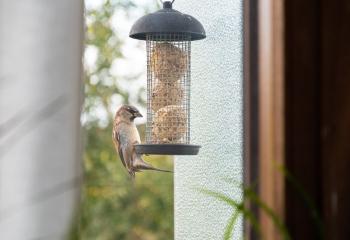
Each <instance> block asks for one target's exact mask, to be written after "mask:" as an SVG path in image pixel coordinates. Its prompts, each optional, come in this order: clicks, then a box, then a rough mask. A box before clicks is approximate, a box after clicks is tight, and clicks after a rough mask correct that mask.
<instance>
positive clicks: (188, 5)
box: [173, 0, 243, 240]
mask: <svg viewBox="0 0 350 240" xmlns="http://www.w3.org/2000/svg"><path fill="white" fill-rule="evenodd" d="M173 7H174V8H175V9H177V10H179V11H181V12H184V13H188V14H190V15H193V16H194V17H196V18H197V19H198V20H200V21H201V22H202V24H203V25H204V27H205V30H206V32H207V38H206V39H205V40H201V41H195V42H193V43H192V94H191V104H192V106H191V107H192V111H191V128H192V143H194V144H201V145H202V149H201V150H200V153H199V155H198V156H195V157H191V156H184V157H178V158H176V160H175V239H176V240H184V239H186V240H195V239H198V240H202V239H210V240H215V239H222V235H223V233H224V228H225V225H226V223H227V220H228V218H229V216H230V215H231V213H232V210H231V208H229V207H227V206H226V205H225V204H224V203H222V202H218V201H217V200H214V199H213V198H211V197H209V196H206V195H203V194H201V193H198V192H197V191H196V190H194V189H193V188H195V187H199V188H205V189H211V190H218V191H221V192H224V193H227V194H229V195H231V196H232V197H235V198H237V199H240V198H241V195H242V193H241V191H239V190H237V189H235V188H234V187H232V186H230V185H229V184H227V183H225V182H224V181H223V180H222V178H224V177H231V178H232V177H233V178H235V179H236V180H237V181H242V179H243V177H242V175H243V164H242V148H243V143H242V132H243V128H242V79H243V77H242V76H243V73H242V71H243V66H242V38H243V36H242V24H243V23H242V22H243V19H242V0H220V1H212V0H200V1H198V0H177V1H175V3H174V5H173ZM241 237H242V221H240V222H239V224H238V225H237V226H236V227H235V235H234V237H233V239H242V238H241Z"/></svg>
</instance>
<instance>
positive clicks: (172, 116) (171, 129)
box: [146, 34, 191, 144]
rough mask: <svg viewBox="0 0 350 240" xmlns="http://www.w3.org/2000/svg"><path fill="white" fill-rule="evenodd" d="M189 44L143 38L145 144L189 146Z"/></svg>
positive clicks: (172, 37) (182, 39) (168, 37)
mask: <svg viewBox="0 0 350 240" xmlns="http://www.w3.org/2000/svg"><path fill="white" fill-rule="evenodd" d="M190 40H191V39H190V36H189V35H188V34H149V35H147V41H146V47H147V126H146V143H147V144H164V143H168V144H179V143H182V144H189V143H190V77H191V72H190V68H191V67H190V60H191V59H190V57H191V41H190Z"/></svg>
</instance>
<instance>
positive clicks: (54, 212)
mask: <svg viewBox="0 0 350 240" xmlns="http://www.w3.org/2000/svg"><path fill="white" fill-rule="evenodd" d="M0 36H1V39H0V239H9V240H10V239H11V240H24V239H50V240H54V239H64V236H65V235H66V233H67V231H68V230H69V228H70V226H71V221H72V216H73V214H74V209H75V208H74V207H75V205H76V203H77V198H78V196H79V194H78V193H79V177H78V176H80V157H81V154H80V149H81V148H80V145H81V144H80V130H79V129H80V127H79V126H80V124H79V118H80V106H81V99H82V79H81V55H82V44H83V38H82V36H83V3H82V1H81V0H76V1H72V0H59V1H48V0H26V1H10V0H0Z"/></svg>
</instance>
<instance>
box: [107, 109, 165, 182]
mask: <svg viewBox="0 0 350 240" xmlns="http://www.w3.org/2000/svg"><path fill="white" fill-rule="evenodd" d="M138 117H143V116H142V114H141V113H140V111H139V110H138V109H137V108H136V107H134V106H131V105H122V106H121V107H120V108H119V109H118V110H117V112H116V114H115V118H114V122H113V133H112V139H113V143H114V146H115V149H116V151H117V152H118V154H119V157H120V160H121V162H122V164H123V166H124V167H125V168H126V170H127V171H128V173H129V175H130V176H131V178H132V179H134V178H135V173H136V172H141V171H142V170H154V171H160V172H172V171H168V170H163V169H159V168H155V167H153V166H152V165H151V164H149V163H147V162H145V161H144V160H143V159H142V156H141V154H137V153H136V151H135V146H134V145H135V144H139V143H141V140H140V134H139V132H138V130H137V128H136V125H135V123H134V120H135V118H138Z"/></svg>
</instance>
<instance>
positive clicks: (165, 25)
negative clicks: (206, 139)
mask: <svg viewBox="0 0 350 240" xmlns="http://www.w3.org/2000/svg"><path fill="white" fill-rule="evenodd" d="M173 2H174V1H172V2H170V1H165V2H163V9H161V10H159V11H157V12H155V13H151V14H148V15H146V16H143V17H142V18H140V19H139V20H137V21H136V23H135V24H134V25H133V27H132V29H131V31H130V34H129V36H130V37H131V38H135V39H139V40H145V41H146V49H147V123H146V142H145V143H144V144H137V145H135V149H136V152H137V153H139V154H165V155H196V154H198V151H199V148H200V146H199V145H193V144H191V143H190V85H191V84H190V83H191V42H192V41H195V40H200V39H204V38H205V37H206V36H205V31H204V28H203V26H202V24H201V23H200V22H199V21H198V20H197V19H195V18H194V17H192V16H190V15H187V14H182V13H180V12H178V11H176V10H173V9H172V4H173Z"/></svg>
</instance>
